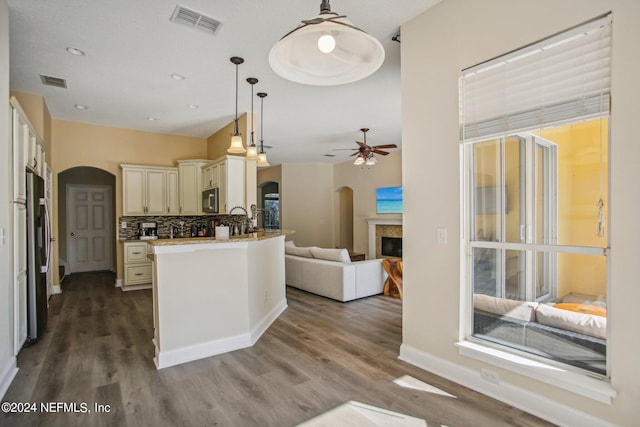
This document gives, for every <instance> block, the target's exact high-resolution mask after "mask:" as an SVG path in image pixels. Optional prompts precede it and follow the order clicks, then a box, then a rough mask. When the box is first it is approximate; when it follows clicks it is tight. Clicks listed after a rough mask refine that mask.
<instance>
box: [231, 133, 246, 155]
mask: <svg viewBox="0 0 640 427" xmlns="http://www.w3.org/2000/svg"><path fill="white" fill-rule="evenodd" d="M246 151H247V150H245V149H244V145H242V136H240V135H233V136H231V145H229V148H227V153H231V154H242V153H244V152H246Z"/></svg>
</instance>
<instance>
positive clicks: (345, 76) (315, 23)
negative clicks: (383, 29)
mask: <svg viewBox="0 0 640 427" xmlns="http://www.w3.org/2000/svg"><path fill="white" fill-rule="evenodd" d="M383 62H384V48H383V47H382V44H380V42H379V41H378V40H376V38H374V37H373V36H371V35H369V34H367V33H366V32H364V31H363V30H361V29H359V28H357V27H355V26H354V25H353V24H352V23H351V21H349V20H348V19H346V15H338V14H337V13H334V12H331V5H330V4H329V0H322V3H321V4H320V15H318V16H316V17H313V18H311V19H307V20H304V21H302V24H300V25H299V26H298V27H296V28H294V29H293V30H292V31H290V32H289V33H287V34H286V35H285V36H284V37H282V38H281V39H280V40H279V41H278V42H277V43H276V44H275V45H274V46H273V47H272V48H271V52H270V53H269V65H271V68H272V69H273V71H275V73H276V74H278V75H279V76H281V77H283V78H285V79H287V80H291V81H293V82H296V83H302V84H307V85H315V86H333V85H340V84H345V83H351V82H355V81H358V80H361V79H364V78H365V77H367V76H369V75H371V74H373V73H374V72H375V71H376V70H377V69H378V68H380V66H381V65H382V63H383Z"/></svg>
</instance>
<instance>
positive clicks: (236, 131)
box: [233, 64, 238, 136]
mask: <svg viewBox="0 0 640 427" xmlns="http://www.w3.org/2000/svg"><path fill="white" fill-rule="evenodd" d="M233 135H234V136H237V135H238V64H236V118H235V120H234V121H233Z"/></svg>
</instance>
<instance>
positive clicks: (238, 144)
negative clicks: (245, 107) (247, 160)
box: [227, 56, 247, 154]
mask: <svg viewBox="0 0 640 427" xmlns="http://www.w3.org/2000/svg"><path fill="white" fill-rule="evenodd" d="M230 61H231V62H232V63H233V64H235V66H236V118H235V119H234V120H233V134H232V135H231V145H229V148H227V153H231V154H242V153H244V152H246V151H247V150H245V149H244V146H243V145H242V134H241V133H240V132H239V131H238V65H240V64H242V63H243V62H244V59H242V58H240V57H237V56H232V57H231V59H230Z"/></svg>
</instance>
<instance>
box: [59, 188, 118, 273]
mask: <svg viewBox="0 0 640 427" xmlns="http://www.w3.org/2000/svg"><path fill="white" fill-rule="evenodd" d="M111 210H112V207H111V187H109V186H104V185H69V186H67V233H68V236H67V252H68V255H67V256H68V259H69V272H70V273H79V272H83V271H99V270H110V269H112V260H111V258H112V256H111V254H112V240H113V235H112V233H111V223H112V221H111Z"/></svg>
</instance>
